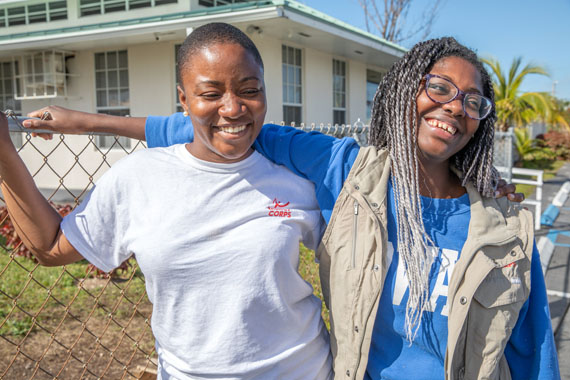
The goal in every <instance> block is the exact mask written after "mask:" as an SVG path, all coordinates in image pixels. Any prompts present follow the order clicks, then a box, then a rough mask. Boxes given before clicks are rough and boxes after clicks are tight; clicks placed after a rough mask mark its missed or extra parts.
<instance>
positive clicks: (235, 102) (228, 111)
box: [219, 93, 247, 119]
mask: <svg viewBox="0 0 570 380" xmlns="http://www.w3.org/2000/svg"><path fill="white" fill-rule="evenodd" d="M246 111H247V109H246V106H245V104H244V103H243V102H242V100H241V99H240V97H239V96H237V95H235V94H231V93H228V94H225V95H224V97H223V98H222V105H221V107H220V108H219V114H220V116H223V117H227V118H232V119H235V118H238V117H240V116H242V115H243V114H244V113H245V112H246Z"/></svg>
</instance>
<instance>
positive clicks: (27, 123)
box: [22, 120, 32, 128]
mask: <svg viewBox="0 0 570 380" xmlns="http://www.w3.org/2000/svg"><path fill="white" fill-rule="evenodd" d="M22 125H23V126H24V127H26V128H30V127H31V126H32V121H31V120H24V121H23V122H22Z"/></svg>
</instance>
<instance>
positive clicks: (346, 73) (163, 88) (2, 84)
mask: <svg viewBox="0 0 570 380" xmlns="http://www.w3.org/2000/svg"><path fill="white" fill-rule="evenodd" d="M216 21H219V22H227V23H230V24H232V25H235V26H237V27H238V28H240V29H241V30H243V31H244V32H246V33H247V34H248V35H249V36H250V37H251V38H252V40H253V41H254V42H255V44H256V45H257V47H258V49H259V51H260V53H261V55H262V57H263V61H264V63H265V81H266V87H267V99H268V112H267V118H266V120H267V121H274V122H280V121H285V122H286V123H290V122H292V121H294V122H296V123H300V122H304V123H317V124H320V123H325V124H328V123H333V124H334V123H338V124H344V123H354V122H355V121H356V120H357V119H361V120H362V121H366V120H368V118H369V106H370V104H371V101H372V97H373V95H374V92H375V90H376V87H377V84H378V82H379V81H380V78H381V76H382V74H383V73H384V72H386V70H387V69H388V68H389V67H390V66H391V65H392V63H393V62H395V61H396V60H397V59H398V58H399V57H401V56H402V55H403V53H404V49H403V48H402V47H400V46H398V45H395V44H392V43H389V42H387V41H385V40H383V39H381V38H379V37H377V36H374V35H372V34H370V33H367V32H365V31H362V30H360V29H357V28H354V27H353V26H351V25H349V24H346V23H344V22H341V21H339V20H337V19H334V18H332V17H329V16H327V15H326V14H323V13H321V12H318V11H316V10H314V9H311V8H308V7H306V6H304V5H302V4H300V3H297V2H295V1H289V0H265V1H244V0H225V1H222V0H4V1H2V2H0V109H2V110H4V109H13V110H15V111H16V112H18V113H19V114H26V113H27V112H29V111H32V110H35V109H38V108H40V107H42V106H45V105H49V104H55V105H60V106H64V107H68V108H73V109H78V110H83V111H89V112H105V113H112V114H116V115H131V116H146V115H169V114H171V113H172V112H175V111H176V110H178V109H179V105H178V104H177V103H178V99H177V93H176V83H177V79H176V62H175V61H176V59H175V56H176V51H177V47H178V46H179V44H181V43H182V41H183V40H184V38H185V37H186V35H187V33H190V32H191V31H192V28H195V27H197V26H199V25H202V24H204V23H208V22H216ZM86 139H87V137H85V136H67V137H66V138H65V142H66V143H67V144H69V145H70V146H72V147H73V146H76V147H77V149H81V148H80V147H84V146H85V141H86ZM36 140H37V139H35V140H34V145H35V146H37V147H40V148H41V147H42V144H44V145H45V147H44V148H45V149H49V146H50V145H49V144H54V143H53V142H52V143H44V142H41V141H39V140H37V141H36ZM113 141H114V139H113V138H111V137H96V138H95V144H92V145H93V146H92V147H91V148H88V149H85V151H83V152H82V154H81V160H82V162H88V161H90V160H89V159H88V158H86V156H89V155H90V154H98V155H99V157H100V156H101V154H100V153H97V152H96V151H97V148H96V147H95V145H97V146H98V147H100V148H102V149H108V148H109V147H110V146H111V145H112V142H113ZM19 143H21V142H19ZM123 144H124V145H126V146H129V145H131V146H134V144H135V142H133V141H123ZM28 150H29V151H30V153H29V154H28ZM114 150H115V149H114V148H112V149H110V151H109V152H108V153H107V155H106V160H107V161H109V162H112V161H113V160H114V159H115V157H114ZM31 151H32V149H24V150H23V151H22V152H21V154H22V156H23V157H24V159H25V160H26V163H27V164H28V166H29V167H30V169H31V171H32V172H35V170H36V169H37V168H39V167H40V166H41V165H42V163H43V159H38V158H37V153H35V155H34V152H31ZM68 156H71V157H68ZM117 157H118V155H117ZM70 158H71V161H69V160H70ZM49 160H50V162H51V163H52V165H54V167H56V168H59V169H56V171H58V173H59V172H60V171H61V172H62V173H63V172H66V171H67V170H68V169H69V168H70V167H71V166H72V162H73V155H72V154H64V153H63V152H62V153H60V152H59V151H56V152H55V153H53V154H52V155H51V156H49ZM99 161H100V159H99ZM66 163H67V166H66ZM44 169H45V168H44ZM76 169H77V168H74V169H72V172H71V173H69V174H68V175H67V176H66V177H65V184H66V186H68V187H70V188H82V187H84V186H85V174H81V173H80V172H82V171H81V170H76ZM75 171H78V173H77V174H74V172H75ZM44 172H45V175H44ZM97 175H99V172H98V173H97V174H96V175H95V177H96V176H97ZM60 176H61V173H60ZM36 181H37V182H38V183H39V185H40V187H44V188H52V189H53V188H56V187H58V185H57V184H54V176H53V173H52V172H50V170H41V171H40V173H38V174H37V175H36Z"/></svg>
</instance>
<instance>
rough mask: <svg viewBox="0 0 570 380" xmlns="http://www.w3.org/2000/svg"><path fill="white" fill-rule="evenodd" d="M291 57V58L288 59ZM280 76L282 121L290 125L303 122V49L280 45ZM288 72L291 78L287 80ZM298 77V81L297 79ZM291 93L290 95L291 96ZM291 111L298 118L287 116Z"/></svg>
mask: <svg viewBox="0 0 570 380" xmlns="http://www.w3.org/2000/svg"><path fill="white" fill-rule="evenodd" d="M290 53H292V55H290ZM290 58H292V60H290ZM281 71H282V73H281V78H282V92H283V122H285V124H287V125H290V124H291V123H292V122H294V123H295V124H297V123H298V124H300V123H302V122H303V98H304V95H303V83H304V80H303V75H304V73H303V49H301V48H297V47H294V46H291V45H286V44H282V45H281ZM290 74H293V80H292V81H289V79H290V78H289V77H290ZM297 79H298V81H297ZM291 95H292V96H291ZM291 111H294V112H295V113H296V116H297V115H298V117H299V120H292V118H290V117H289V115H290V114H291Z"/></svg>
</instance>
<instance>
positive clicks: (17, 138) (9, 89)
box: [0, 62, 23, 148]
mask: <svg viewBox="0 0 570 380" xmlns="http://www.w3.org/2000/svg"><path fill="white" fill-rule="evenodd" d="M16 74H18V64H17V63H16V62H0V110H1V111H6V110H12V111H14V113H16V115H22V102H21V101H20V100H18V99H14V95H15V94H16V92H17V91H16V88H17V87H15V86H17V85H18V84H17V82H16V81H15V80H14V77H15V75H16ZM10 136H11V137H12V142H13V143H14V146H16V148H20V147H21V146H22V140H23V139H22V133H19V132H11V133H10Z"/></svg>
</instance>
